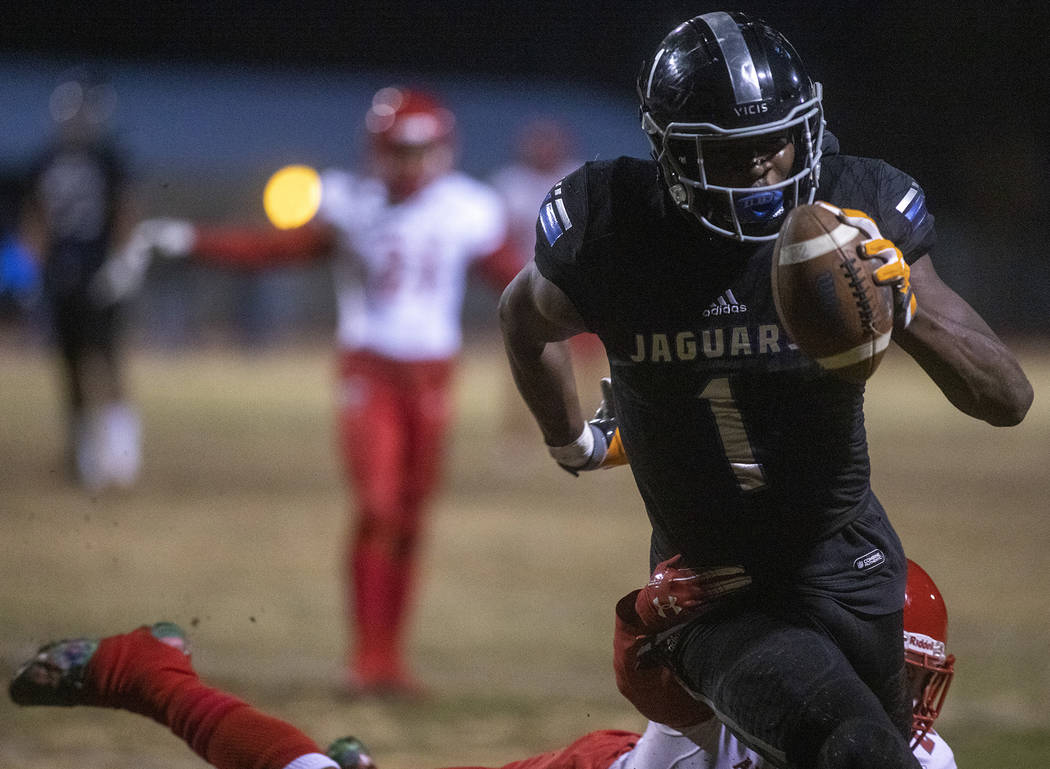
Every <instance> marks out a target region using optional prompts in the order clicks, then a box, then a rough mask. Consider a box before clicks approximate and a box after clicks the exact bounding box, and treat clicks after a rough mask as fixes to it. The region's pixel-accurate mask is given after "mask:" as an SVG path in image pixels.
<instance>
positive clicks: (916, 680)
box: [904, 633, 955, 750]
mask: <svg viewBox="0 0 1050 769" xmlns="http://www.w3.org/2000/svg"><path fill="white" fill-rule="evenodd" d="M912 637H913V638H914V636H912ZM908 638H909V634H908V633H905V639H906V642H907V640H908ZM930 640H931V641H932V639H930ZM933 643H935V644H937V643H939V642H936V641H934V642H933ZM943 646H944V645H943V643H941V644H940V646H939V647H938V649H937V650H935V651H933V652H929V651H923V650H920V649H919V648H916V647H915V646H914V645H909V644H907V643H906V646H905V650H904V659H905V662H906V663H907V670H908V683H909V692H910V694H911V699H912V741H911V747H912V749H913V750H914V748H915V747H916V746H917V745H918V744H919V743H920V742H922V740H923V738H924V737H925V736H926V734H927V733H928V732H929V731H930V729H931V728H932V727H933V722H934V721H936V720H937V717H938V716H939V715H940V714H941V708H943V707H944V700H945V698H946V697H947V696H948V687H949V686H950V685H951V682H952V677H953V676H954V675H955V656H954V655H952V654H948V655H945V654H944V652H943Z"/></svg>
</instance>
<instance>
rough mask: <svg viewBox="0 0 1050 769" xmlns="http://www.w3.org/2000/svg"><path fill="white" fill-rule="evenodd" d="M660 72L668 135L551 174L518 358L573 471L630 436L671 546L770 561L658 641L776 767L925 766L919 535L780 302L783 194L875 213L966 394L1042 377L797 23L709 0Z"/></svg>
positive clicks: (913, 326) (935, 372) (838, 391)
mask: <svg viewBox="0 0 1050 769" xmlns="http://www.w3.org/2000/svg"><path fill="white" fill-rule="evenodd" d="M638 93H639V98H640V101H641V119H642V128H643V130H644V131H645V133H646V135H647V136H648V138H649V140H650V143H651V145H652V151H653V152H652V154H653V159H652V160H639V159H634V158H626V157H622V158H618V159H616V160H612V161H600V162H593V163H587V164H586V165H584V166H583V167H582V168H580V169H578V170H577V171H575V172H574V173H572V174H570V175H569V176H567V177H566V178H565V179H564V180H562V181H561V182H559V183H558V184H557V185H555V186H554V188H553V189H552V190H551V191H550V193H549V195H548V196H547V198H546V199H545V200H544V202H543V204H542V206H541V209H540V214H539V220H538V223H537V246H536V254H535V258H534V260H533V262H532V263H530V264H529V265H527V266H526V267H525V268H524V269H523V270H522V271H521V273H520V274H519V275H518V276H517V277H516V278H515V280H514V281H513V282H512V283H511V284H510V285H509V286H508V288H507V290H506V291H505V293H504V295H503V297H502V300H501V303H500V318H501V324H502V328H503V334H504V339H505V344H506V348H507V353H508V357H509V361H510V366H511V370H512V372H513V374H514V378H515V381H516V383H517V385H518V388H519V390H520V391H521V394H522V396H523V398H524V400H525V401H526V403H527V404H528V406H529V408H530V409H531V411H532V413H533V415H534V416H535V418H536V420H537V422H538V423H539V426H540V428H541V430H542V433H543V436H544V439H545V441H546V443H547V446H548V448H549V451H550V453H551V455H552V456H553V457H554V459H555V460H556V461H557V462H558V463H559V464H560V465H562V466H563V467H565V468H566V469H568V470H570V471H571V472H574V473H575V472H578V471H580V470H588V469H594V468H596V467H600V466H601V465H602V464H603V462H605V461H606V460H607V457H606V451H607V446H608V445H609V441H610V439H611V438H614V437H616V438H618V439H619V440H621V441H622V448H623V449H624V450H625V451H626V454H627V456H628V457H629V458H630V462H631V468H632V472H633V473H634V478H635V481H636V484H637V486H638V490H639V492H640V493H641V496H642V499H643V501H644V503H645V508H646V512H647V514H648V516H649V519H650V522H651V524H652V546H651V563H650V566H653V565H655V564H656V563H657V562H659V561H663V560H665V559H667V558H668V557H670V556H673V555H675V554H678V553H681V554H682V556H683V559H684V560H683V563H685V564H688V565H689V566H691V567H693V568H694V569H699V570H701V571H703V570H706V569H724V568H726V567H734V568H736V567H743V569H744V570H745V571H746V573H747V574H748V575H749V576H750V577H751V582H750V585H749V587H747V588H746V589H743V590H739V591H734V592H732V593H731V594H729V595H723V596H722V597H720V598H718V599H717V600H713V604H716V605H713V606H712V610H711V611H709V612H706V613H704V614H703V615H702V616H701V617H700V618H699V619H695V620H692V621H690V622H689V624H687V625H686V626H684V627H682V628H677V629H675V632H673V633H672V634H671V635H670V637H669V638H667V639H665V640H664V642H663V643H662V644H660V645H658V646H657V652H659V653H660V654H661V655H662V657H663V659H664V660H665V661H666V663H667V664H668V665H670V666H671V667H672V668H673V669H674V671H675V673H676V674H677V676H678V677H679V678H680V679H681V681H682V682H683V683H684V684H685V685H686V686H687V687H688V689H689V690H690V691H691V692H693V693H694V694H695V695H696V696H697V697H698V698H699V699H701V700H703V701H704V702H706V703H708V704H709V705H711V707H713V708H714V710H715V711H716V712H717V713H718V715H719V716H720V718H721V719H722V720H723V721H724V722H725V723H726V724H727V725H728V726H729V727H730V728H731V729H732V730H733V731H734V732H736V733H737V734H738V735H739V736H740V737H741V739H742V740H744V741H745V742H746V743H747V744H749V745H750V746H752V747H753V748H755V749H756V750H757V751H758V752H760V753H762V754H763V755H764V756H766V757H767V758H768V759H769V760H770V761H772V762H773V763H774V764H776V765H778V766H790V767H810V766H818V767H869V766H872V767H874V766H878V767H880V768H881V769H885V768H886V767H897V766H901V767H903V766H914V765H915V764H914V757H913V756H912V755H911V753H910V751H909V750H908V744H907V739H906V735H907V734H908V729H909V711H910V707H909V703H908V702H907V698H906V696H905V694H904V690H903V687H902V681H903V680H904V659H903V656H902V650H901V645H900V638H901V607H902V604H903V598H904V585H905V575H906V566H905V558H904V553H903V551H902V549H901V544H900V541H899V540H898V538H897V535H896V533H895V532H894V530H893V528H892V527H891V526H890V523H889V521H888V520H887V516H886V513H885V511H884V510H883V508H882V506H881V505H880V504H879V501H878V499H877V498H876V497H875V495H874V494H873V492H872V490H871V487H870V483H869V475H870V473H869V461H868V450H867V444H866V438H865V432H864V415H863V395H864V388H863V385H859V384H853V383H849V382H846V381H844V380H842V379H839V378H836V377H835V376H834V375H832V374H829V373H828V372H826V371H824V370H822V369H821V368H820V367H819V366H818V365H817V364H816V363H815V362H814V361H812V360H810V359H809V358H807V357H806V356H805V355H804V354H803V353H802V352H801V351H800V350H799V349H797V347H795V346H794V345H793V344H792V343H791V340H790V339H788V338H787V337H786V335H785V332H784V329H783V327H782V326H781V325H780V323H779V322H778V319H777V315H776V312H775V309H774V306H773V300H772V297H771V294H770V264H771V253H772V248H773V241H774V240H775V238H776V236H777V232H778V230H779V228H780V225H781V223H782V222H783V220H784V217H785V215H786V214H787V212H788V211H789V210H791V208H792V207H794V206H796V205H799V204H801V203H807V202H811V201H814V200H823V201H827V202H829V203H831V204H833V205H835V206H838V207H841V208H845V209H852V210H853V214H855V212H856V211H860V212H863V213H864V214H865V215H867V217H870V219H871V220H873V221H871V222H869V223H868V226H869V234H870V235H871V242H869V244H868V245H867V246H866V247H865V248H866V255H868V256H870V257H871V258H878V259H880V260H882V261H884V262H885V263H886V266H887V267H888V269H887V270H886V271H884V272H882V277H883V279H884V280H886V281H887V282H889V283H891V284H892V285H893V286H894V291H895V295H896V296H897V298H898V301H897V307H896V314H895V329H894V332H893V340H894V341H896V342H897V344H899V345H900V346H901V347H902V348H903V349H904V350H906V351H907V352H908V353H909V354H910V355H911V356H912V357H913V358H914V359H915V360H916V361H917V362H918V363H919V365H920V366H921V367H922V368H923V369H924V370H925V371H926V372H927V374H928V375H929V376H930V377H931V378H932V379H933V381H934V382H935V383H936V384H937V385H938V387H939V388H940V389H941V390H942V391H943V392H944V394H945V395H946V396H947V398H948V399H949V400H950V401H951V402H952V403H953V404H954V405H955V406H956V407H958V408H959V409H960V410H962V411H963V412H965V413H967V414H969V415H971V416H974V417H976V418H979V419H983V420H985V421H987V422H989V423H991V424H993V425H1013V424H1016V423H1018V422H1020V421H1021V419H1023V417H1024V415H1025V413H1026V411H1027V410H1028V407H1029V405H1030V403H1031V400H1032V389H1031V386H1030V385H1029V383H1028V380H1027V379H1026V377H1025V375H1024V373H1023V371H1022V370H1021V367H1020V365H1019V364H1018V361H1017V360H1016V358H1015V357H1014V355H1013V354H1011V352H1010V351H1009V350H1008V349H1007V348H1006V347H1005V346H1004V345H1003V343H1002V342H1001V341H1000V340H999V339H998V338H997V337H996V335H995V334H994V333H993V332H992V331H991V329H990V328H989V327H988V326H987V324H986V323H985V322H984V321H983V320H982V319H981V318H980V317H979V316H978V314H977V313H976V312H975V311H974V310H973V309H972V308H971V307H970V306H969V305H967V304H966V302H965V301H963V300H962V299H961V298H960V297H959V296H958V295H956V294H955V293H954V292H953V291H952V290H951V289H950V288H949V287H948V286H947V285H945V284H944V283H943V282H942V281H941V280H940V279H939V278H938V276H937V273H936V272H935V270H934V267H933V264H932V261H931V258H930V252H931V249H932V248H933V246H934V242H935V236H934V221H933V216H932V215H931V214H930V213H929V211H928V210H927V207H926V203H925V196H924V193H923V191H922V188H921V187H919V185H918V184H917V183H916V182H915V181H914V180H913V179H911V178H910V177H909V176H908V175H907V174H905V173H903V172H901V171H899V170H897V169H896V168H893V167H891V166H890V165H888V164H887V163H885V162H883V161H881V160H876V159H869V158H861V157H853V156H848V155H842V154H840V153H839V150H838V143H837V141H836V140H835V138H834V137H833V136H832V135H831V134H830V133H828V132H827V131H825V129H824V121H823V113H822V107H821V88H820V84H819V83H814V82H812V81H811V79H810V78H809V76H808V75H807V74H806V71H805V68H804V66H803V64H802V62H801V60H800V58H799V56H798V54H797V53H796V52H795V50H794V49H793V48H792V46H791V45H790V43H788V41H787V40H786V39H785V38H784V37H783V36H782V35H781V34H780V33H779V32H777V31H776V30H774V29H772V28H770V27H769V26H768V25H766V24H765V23H763V22H761V21H759V20H757V19H753V18H750V17H749V16H747V15H746V14H743V13H739V12H732V13H725V12H714V13H706V14H703V15H701V16H698V17H696V18H693V19H691V20H689V21H687V22H685V23H684V24H682V25H680V26H679V27H677V28H676V29H675V30H673V31H672V32H671V33H670V34H669V35H668V36H667V37H666V38H665V39H664V40H663V41H662V42H661V43H660V45H659V46H658V47H657V49H656V52H655V53H654V55H653V56H652V57H651V58H650V59H648V60H647V61H646V62H645V63H644V65H643V67H642V69H641V72H640V74H639V77H638ZM853 214H850V213H849V212H843V214H842V216H843V217H846V216H848V215H853ZM887 241H890V242H888V243H887ZM887 273H892V274H889V275H888V274H887ZM583 331H591V332H594V333H596V334H597V335H598V336H599V337H600V338H601V339H602V341H603V343H604V345H605V349H606V352H607V354H608V357H609V363H610V370H611V375H612V397H613V400H614V402H615V409H616V417H617V420H618V428H619V431H618V434H617V433H614V431H613V430H611V429H608V428H609V425H607V424H599V423H594V424H592V423H588V422H585V421H584V418H583V416H582V415H581V411H580V404H579V398H578V395H577V392H576V389H575V384H574V380H573V375H572V370H571V365H570V363H569V359H568V356H567V354H566V352H565V348H564V346H563V344H562V342H563V341H564V340H565V339H567V338H569V337H571V336H573V335H575V334H577V333H580V332H583ZM616 448H617V449H618V448H619V447H618V446H616Z"/></svg>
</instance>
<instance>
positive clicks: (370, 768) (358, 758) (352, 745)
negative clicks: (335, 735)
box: [325, 737, 375, 769]
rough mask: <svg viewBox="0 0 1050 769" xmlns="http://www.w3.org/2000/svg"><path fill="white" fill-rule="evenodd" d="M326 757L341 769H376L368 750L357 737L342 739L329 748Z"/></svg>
mask: <svg viewBox="0 0 1050 769" xmlns="http://www.w3.org/2000/svg"><path fill="white" fill-rule="evenodd" d="M325 755H327V756H328V757H329V758H330V759H332V760H333V761H335V762H336V763H337V764H339V769H375V763H374V762H373V761H372V756H371V755H369V752H368V748H366V747H365V745H364V743H363V742H361V740H359V739H357V738H356V737H341V738H340V739H338V740H336V741H335V742H333V743H332V744H331V745H329V746H328V750H326V751H325Z"/></svg>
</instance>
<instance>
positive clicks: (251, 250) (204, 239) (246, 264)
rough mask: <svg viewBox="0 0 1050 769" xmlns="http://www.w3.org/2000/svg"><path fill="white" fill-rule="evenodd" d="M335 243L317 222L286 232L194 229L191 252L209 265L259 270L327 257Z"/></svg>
mask: <svg viewBox="0 0 1050 769" xmlns="http://www.w3.org/2000/svg"><path fill="white" fill-rule="evenodd" d="M334 243H335V237H334V233H333V231H332V229H331V228H330V227H329V226H328V225H325V224H322V223H319V222H311V223H309V224H305V225H303V226H301V227H296V228H294V229H287V230H278V229H275V228H272V227H262V226H260V227H251V226H219V227H208V226H203V225H196V226H195V227H194V238H193V243H192V246H191V247H190V251H191V252H192V253H193V255H194V256H196V257H197V258H199V259H201V260H202V261H206V262H209V263H212V264H216V265H220V266H225V267H236V268H240V269H260V268H265V267H278V266H283V265H289V264H296V263H301V262H308V261H312V260H313V259H316V258H317V257H319V256H324V255H326V254H328V253H329V252H330V251H331V249H332V247H333V245H334Z"/></svg>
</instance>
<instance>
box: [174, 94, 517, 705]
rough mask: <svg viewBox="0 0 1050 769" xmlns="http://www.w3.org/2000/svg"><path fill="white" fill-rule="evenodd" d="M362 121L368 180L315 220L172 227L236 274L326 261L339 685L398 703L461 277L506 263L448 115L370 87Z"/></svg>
mask: <svg viewBox="0 0 1050 769" xmlns="http://www.w3.org/2000/svg"><path fill="white" fill-rule="evenodd" d="M365 123H366V127H367V129H368V134H369V141H370V158H371V165H372V167H371V169H370V170H369V173H367V174H356V173H351V172H348V171H344V170H340V169H330V170H326V171H323V172H322V173H321V175H320V183H321V195H320V207H319V210H318V214H317V218H316V220H315V221H314V222H311V223H310V224H308V225H306V226H303V227H299V228H297V229H289V230H276V229H274V230H260V229H251V228H238V227H220V228H204V227H195V228H194V227H189V226H188V225H184V229H189V230H190V233H189V236H188V237H187V238H185V241H186V242H185V243H184V244H183V248H184V249H185V250H187V251H189V252H192V253H193V254H195V255H196V256H198V257H199V258H203V259H205V260H208V261H214V262H217V263H220V264H223V265H227V266H241V267H244V268H249V269H250V268H260V267H267V266H272V265H274V264H280V263H287V262H289V261H291V260H300V259H305V258H311V257H313V256H316V255H319V254H328V253H331V254H332V255H333V256H334V259H333V272H334V283H335V290H336V299H337V303H336V305H337V310H338V321H337V331H336V336H337V345H338V355H339V360H338V377H339V381H338V392H337V396H336V398H337V410H338V433H339V436H340V445H341V450H342V457H343V466H344V468H345V471H346V474H347V476H348V481H349V484H350V487H351V488H352V490H353V494H354V496H355V507H356V510H355V523H354V526H353V528H352V531H351V533H350V536H349V538H348V542H347V551H346V574H345V578H346V584H347V612H348V615H349V620H350V624H351V633H350V635H351V637H352V639H353V642H352V645H351V648H350V649H349V650H348V663H347V664H348V670H347V684H348V688H349V690H350V692H351V693H354V694H361V693H364V694H368V693H381V694H386V695H390V694H393V695H411V694H415V693H417V692H418V691H419V685H418V683H417V682H416V681H415V679H414V677H413V676H412V674H411V673H410V671H409V669H408V665H407V663H406V660H405V656H404V651H403V647H404V641H405V635H406V623H407V620H408V617H409V610H410V605H411V598H412V592H413V584H414V582H415V578H416V568H415V567H416V563H417V554H418V549H419V541H420V535H421V529H422V518H423V513H424V507H425V505H426V503H427V501H428V499H429V498H430V496H431V495H432V493H433V492H434V490H435V486H436V483H437V481H438V478H439V474H440V470H441V464H442V458H443V456H444V440H445V434H446V428H447V426H448V424H449V419H450V385H451V377H452V373H453V366H454V362H455V359H456V357H457V355H458V353H459V351H460V345H461V325H460V315H461V311H462V305H463V297H464V291H465V288H466V280H467V272H468V269H471V268H474V269H478V270H480V272H481V274H482V275H483V276H484V277H485V278H486V279H487V280H488V281H489V282H490V283H492V284H493V285H494V287H495V288H496V289H497V290H500V289H502V288H503V286H504V285H506V283H507V282H508V281H509V280H510V278H511V277H513V275H514V272H515V264H514V263H513V259H512V258H511V256H510V251H509V249H506V248H504V244H505V240H506V237H507V231H506V215H505V209H504V206H503V204H502V202H501V201H500V199H499V197H498V196H497V195H496V193H495V192H494V191H493V190H492V189H490V188H489V187H488V186H486V185H484V184H482V183H481V182H479V181H476V180H474V179H473V178H471V177H469V176H467V175H466V174H464V173H461V172H459V171H457V170H455V169H454V156H455V147H454V123H455V119H454V117H453V114H452V113H451V112H450V111H449V110H448V109H446V108H445V107H444V106H442V105H441V104H440V103H439V102H438V101H437V100H436V99H435V98H434V97H433V96H431V95H429V94H427V93H424V92H421V91H415V90H405V89H399V88H383V89H381V90H380V91H378V92H377V93H376V95H375V97H374V98H373V102H372V105H371V107H370V108H369V110H368V112H367V114H366V117H365ZM167 228H168V229H172V228H174V229H175V230H177V229H178V224H177V223H174V224H173V223H170V222H169V223H168V224H167ZM176 240H177V239H176Z"/></svg>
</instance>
